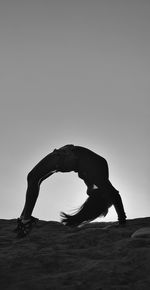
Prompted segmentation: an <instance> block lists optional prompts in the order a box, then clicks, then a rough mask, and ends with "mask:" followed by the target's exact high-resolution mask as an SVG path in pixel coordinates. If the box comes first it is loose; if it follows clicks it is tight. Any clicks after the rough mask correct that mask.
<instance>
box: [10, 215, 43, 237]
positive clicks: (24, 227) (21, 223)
mask: <svg viewBox="0 0 150 290" xmlns="http://www.w3.org/2000/svg"><path fill="white" fill-rule="evenodd" d="M37 221H38V219H37V218H35V217H32V216H31V218H30V219H28V220H24V219H22V218H18V219H17V228H16V229H15V230H14V232H16V233H17V238H23V237H25V236H27V235H28V234H29V232H30V231H31V230H32V227H33V225H35V224H36V223H37Z"/></svg>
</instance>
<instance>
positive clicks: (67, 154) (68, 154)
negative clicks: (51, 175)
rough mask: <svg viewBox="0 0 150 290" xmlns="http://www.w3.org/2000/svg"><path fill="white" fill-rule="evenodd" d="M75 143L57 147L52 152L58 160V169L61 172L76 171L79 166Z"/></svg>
mask: <svg viewBox="0 0 150 290" xmlns="http://www.w3.org/2000/svg"><path fill="white" fill-rule="evenodd" d="M74 147H75V146H74V145H72V144H71V145H65V146H63V147H61V148H59V149H55V150H54V151H53V152H52V153H51V154H52V155H54V156H55V157H57V158H56V160H57V164H56V170H57V171H60V172H69V171H75V170H76V167H77V160H78V158H77V156H76V153H75V150H74Z"/></svg>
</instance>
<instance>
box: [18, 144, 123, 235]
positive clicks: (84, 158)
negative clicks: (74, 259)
mask: <svg viewBox="0 0 150 290" xmlns="http://www.w3.org/2000/svg"><path fill="white" fill-rule="evenodd" d="M70 171H74V172H77V173H78V176H79V177H80V178H81V179H83V180H84V182H85V184H86V185H87V194H88V195H89V197H88V198H87V200H86V201H85V203H84V204H83V205H82V206H81V207H80V208H79V210H78V211H77V213H75V214H74V215H67V214H65V213H61V216H62V223H64V224H65V225H68V226H78V225H80V224H83V223H85V222H89V221H92V220H94V219H95V218H97V217H99V216H101V215H103V216H106V214H107V212H108V208H109V207H110V206H112V205H114V207H115V209H116V212H117V215H118V220H119V224H125V222H126V215H125V212H124V208H123V204H122V200H121V197H120V195H119V192H118V191H117V190H116V189H115V188H114V187H113V186H112V184H111V183H110V181H109V170H108V164H107V161H106V160H105V159H104V158H103V157H101V156H99V155H98V154H96V153H94V152H93V151H91V150H89V149H87V148H84V147H81V146H74V145H66V146H63V147H61V148H60V149H55V150H54V151H53V152H52V153H50V154H48V155H47V156H46V157H45V158H44V159H42V160H41V161H40V162H39V163H38V164H37V165H36V166H35V167H34V168H33V169H32V171H31V172H30V173H29V174H28V177H27V181H28V188H27V193H26V202H25V206H24V209H23V212H22V214H21V217H20V218H19V219H18V228H17V229H18V232H19V231H22V233H21V234H20V235H21V236H24V235H26V234H27V233H28V231H29V230H30V229H31V227H32V224H33V223H34V222H36V219H35V218H33V217H31V215H32V211H33V209H34V206H35V203H36V200H37V197H38V194H39V189H40V184H41V183H42V182H43V180H45V179H46V178H48V177H49V176H51V175H52V174H54V173H56V172H70ZM19 229H20V230H19Z"/></svg>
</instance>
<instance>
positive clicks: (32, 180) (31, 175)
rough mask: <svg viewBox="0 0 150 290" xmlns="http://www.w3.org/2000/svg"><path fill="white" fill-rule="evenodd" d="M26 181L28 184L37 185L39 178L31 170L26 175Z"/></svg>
mask: <svg viewBox="0 0 150 290" xmlns="http://www.w3.org/2000/svg"><path fill="white" fill-rule="evenodd" d="M27 181H28V183H39V182H40V178H39V177H38V176H37V174H36V172H35V171H34V170H31V171H30V172H29V173H28V175H27Z"/></svg>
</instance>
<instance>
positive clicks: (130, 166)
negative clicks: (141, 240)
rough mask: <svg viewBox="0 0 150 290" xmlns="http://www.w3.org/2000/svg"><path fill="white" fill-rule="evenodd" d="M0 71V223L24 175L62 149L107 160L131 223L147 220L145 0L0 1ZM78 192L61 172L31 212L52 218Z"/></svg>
mask: <svg viewBox="0 0 150 290" xmlns="http://www.w3.org/2000/svg"><path fill="white" fill-rule="evenodd" d="M0 64H1V65H0V130H1V133H0V134H1V150H0V155H1V156H0V160H1V162H0V175H1V188H0V218H6V219H9V218H16V217H18V216H19V215H20V212H21V210H22V208H23V204H24V199H25V191H26V175H27V173H28V172H29V171H30V170H31V169H32V167H33V166H34V165H35V164H36V163H37V162H38V161H39V160H40V159H41V158H43V157H44V156H45V155H47V154H48V153H49V152H50V151H52V150H53V149H54V148H59V147H60V146H63V145H65V144H68V143H73V144H75V145H81V146H85V147H88V148H90V149H91V150H94V151H96V152H97V153H98V154H100V155H102V156H103V157H105V158H106V159H107V161H108V164H109V167H110V180H111V182H112V183H113V185H114V186H115V187H116V188H117V189H118V190H119V191H120V194H121V196H122V198H123V201H124V206H125V209H126V212H127V215H128V218H135V217H141V216H149V204H150V194H149V187H150V186H149V185H150V181H149V180H150V179H149V167H150V166H149V147H150V137H149V124H150V108H149V105H150V94H149V93H150V1H148V0H143V1H139V0H126V1H124V0H99V1H98V0H76V1H74V0H25V1H23V0H1V1H0ZM85 192H86V187H85V185H84V183H83V182H82V180H80V179H78V178H77V174H75V173H66V174H61V173H59V174H57V175H55V176H52V177H51V178H49V179H47V180H46V181H45V182H43V184H42V186H41V192H40V197H39V200H38V203H37V205H36V208H35V210H34V213H33V214H34V215H35V216H37V217H39V218H41V219H45V220H58V221H59V212H60V211H61V210H63V211H70V210H71V209H74V208H76V207H77V206H78V205H81V203H82V202H83V201H84V200H85V199H86V193H85ZM115 219H116V213H115V211H114V209H111V210H110V213H109V215H108V217H107V218H106V219H105V220H115Z"/></svg>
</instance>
